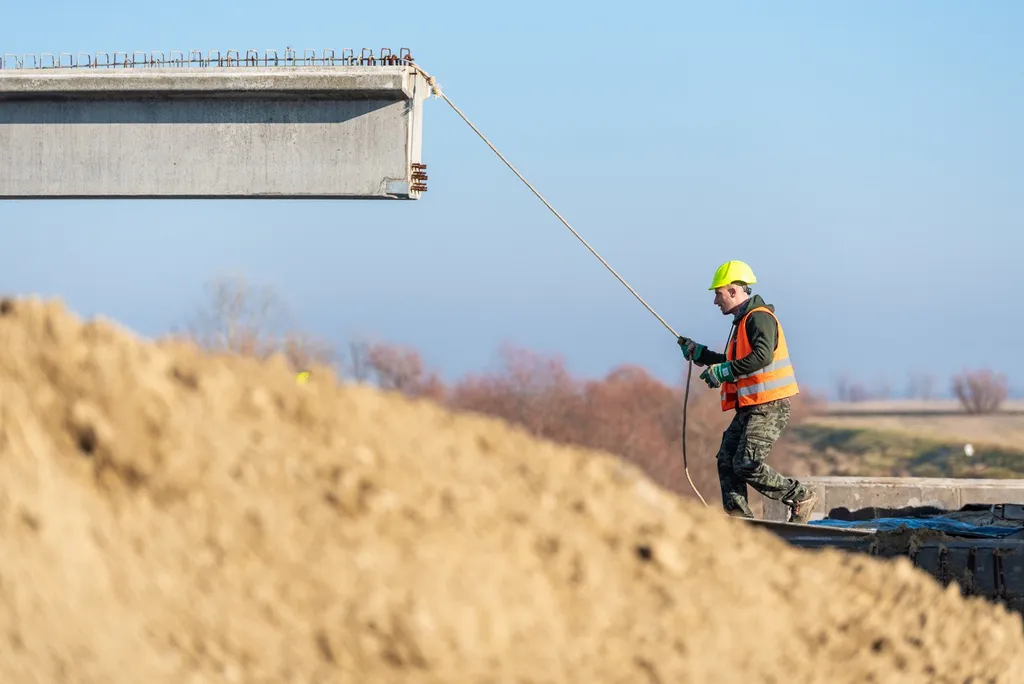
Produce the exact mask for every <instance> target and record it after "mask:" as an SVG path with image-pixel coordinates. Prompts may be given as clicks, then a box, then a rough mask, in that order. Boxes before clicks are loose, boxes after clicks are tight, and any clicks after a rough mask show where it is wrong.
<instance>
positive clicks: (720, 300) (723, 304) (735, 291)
mask: <svg viewBox="0 0 1024 684" xmlns="http://www.w3.org/2000/svg"><path fill="white" fill-rule="evenodd" d="M740 292H741V290H740V289H739V287H738V286H736V285H726V286H724V287H719V288H717V289H716V290H715V306H717V307H718V309H719V311H721V312H722V315H723V316H727V315H729V312H731V311H732V310H733V309H735V308H736V305H737V304H739V303H740V297H739V295H740Z"/></svg>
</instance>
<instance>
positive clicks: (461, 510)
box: [0, 301, 1024, 684]
mask: <svg viewBox="0 0 1024 684" xmlns="http://www.w3.org/2000/svg"><path fill="white" fill-rule="evenodd" d="M0 345H2V348H3V350H4V353H3V354H2V355H0V411H2V413H0V420H2V425H0V681H2V682H19V684H29V683H32V682H54V681H67V682H81V683H83V684H86V683H88V684H93V683H96V684H99V683H100V682H102V683H103V684H120V683H123V684H138V683H139V682H147V683H150V684H159V683H164V682H166V683H168V684H170V683H173V684H181V683H201V682H246V683H263V682H267V683H270V682H304V683H305V682H409V683H412V682H417V683H420V682H422V683H426V682H438V683H440V682H446V683H448V684H452V683H458V682H465V683H467V684H468V683H471V682H472V683H474V684H476V683H483V682H495V683H498V682H534V683H541V682H552V683H569V682H572V683H574V684H575V683H578V682H595V683H596V682H630V683H636V682H663V683H668V682H672V683H679V682H722V683H728V682H744V683H750V682H782V681H795V682H802V683H812V682H829V683H830V684H842V683H845V682H851V683H852V682H857V683H858V684H860V683H862V682H872V681H874V682H883V681H900V682H964V681H967V680H968V678H969V677H974V678H975V679H974V680H973V681H993V682H1020V681H1024V636H1022V626H1021V620H1020V618H1018V617H1017V616H1015V615H1010V614H1008V613H1006V612H1005V611H1004V610H1003V609H1001V608H998V607H995V606H991V605H988V604H985V603H982V602H981V601H979V600H964V599H962V598H961V597H960V596H959V595H958V594H957V593H956V590H955V589H953V590H950V591H943V590H942V589H941V588H940V587H939V586H938V585H937V584H936V583H934V582H933V581H931V579H930V578H928V577H926V576H925V575H923V574H922V573H919V572H917V571H914V570H913V569H912V568H910V567H909V565H908V564H907V563H905V562H899V563H882V562H877V561H875V560H873V559H870V558H866V557H853V558H846V557H843V556H841V555H839V554H837V553H824V554H811V553H805V552H801V551H798V550H796V549H793V548H790V547H789V546H786V545H785V544H784V543H783V542H782V541H780V540H777V539H775V538H774V537H772V536H770V535H769V534H768V533H763V532H760V531H756V530H752V529H749V528H747V527H744V526H743V525H742V523H739V522H737V521H733V520H728V519H726V518H724V517H723V516H722V515H721V514H720V513H719V512H718V511H717V510H705V509H703V508H702V507H700V505H699V504H691V503H689V502H685V501H680V500H678V499H676V498H674V497H672V496H670V495H669V494H667V493H665V492H663V491H661V490H659V489H657V488H656V487H655V486H653V485H651V484H650V483H649V482H648V481H647V480H646V479H645V478H643V477H641V476H640V475H639V474H638V472H637V471H636V470H634V469H632V468H629V467H626V466H624V465H623V464H622V463H620V462H618V461H617V460H616V459H613V458H612V457H609V456H602V455H599V454H593V453H587V452H583V451H580V450H572V449H567V448H556V447H555V446H553V445H551V444H546V443H540V442H537V441H535V440H532V439H530V438H528V436H526V435H525V434H524V433H522V432H519V431H515V430H511V429H508V428H506V427H504V426H503V425H501V424H499V423H497V422H496V421H492V420H488V419H484V418H480V417H473V416H455V415H451V414H449V413H447V412H445V411H443V410H441V409H440V408H438V407H435V406H433V405H430V404H427V403H413V402H408V401H404V400H402V399H400V398H398V397H391V396H385V395H382V394H380V393H378V392H376V391H373V390H371V389H369V388H356V387H338V386H336V385H334V384H333V383H332V382H331V381H330V380H328V379H326V378H324V377H322V376H321V377H317V374H316V372H315V371H314V378H313V379H312V380H311V382H310V383H309V384H306V385H296V384H295V383H294V379H293V377H292V375H291V374H290V373H289V372H288V370H287V368H286V367H285V366H284V364H283V363H282V364H276V365H275V364H273V363H271V364H267V365H260V364H257V363H255V362H252V361H249V360H246V359H237V358H234V359H223V358H212V357H204V356H200V355H198V354H197V353H195V352H193V351H192V350H190V349H189V348H187V347H184V346H177V345H165V346H156V345H152V344H147V343H143V342H141V341H139V340H137V339H136V338H134V337H132V336H130V335H129V334H128V333H126V332H124V331H122V330H120V329H118V328H116V327H114V326H112V325H109V324H104V323H90V324H86V325H83V324H81V323H80V322H78V321H77V320H76V319H74V318H73V317H71V316H69V315H68V314H67V313H65V312H64V311H63V309H62V308H61V307H60V306H58V305H55V304H42V303H38V302H23V301H18V302H13V303H6V304H4V305H2V306H0Z"/></svg>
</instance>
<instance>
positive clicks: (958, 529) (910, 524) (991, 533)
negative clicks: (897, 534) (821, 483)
mask: <svg viewBox="0 0 1024 684" xmlns="http://www.w3.org/2000/svg"><path fill="white" fill-rule="evenodd" d="M809 524H810V525H821V526H824V527H842V528H846V529H855V530H871V531H876V530H877V531H881V532H891V531H893V530H896V529H899V528H900V527H901V526H904V525H906V527H907V528H908V529H911V530H938V531H940V532H945V533H946V534H951V535H959V536H964V537H985V538H989V539H1001V538H1003V537H1009V536H1011V535H1014V534H1019V533H1020V532H1021V528H1020V527H999V526H996V525H971V524H970V523H965V522H962V521H960V520H954V519H952V518H943V517H939V516H936V517H934V518H876V519H874V520H827V519H826V520H812V521H810V522H809Z"/></svg>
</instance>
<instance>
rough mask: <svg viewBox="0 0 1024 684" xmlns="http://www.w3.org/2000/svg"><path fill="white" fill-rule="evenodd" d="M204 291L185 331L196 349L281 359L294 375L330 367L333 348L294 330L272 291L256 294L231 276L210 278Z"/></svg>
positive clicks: (240, 278) (267, 290)
mask: <svg viewBox="0 0 1024 684" xmlns="http://www.w3.org/2000/svg"><path fill="white" fill-rule="evenodd" d="M205 289H206V293H207V299H206V300H205V305H204V306H202V307H201V308H200V310H199V312H198V313H197V314H196V316H194V317H193V319H192V321H190V323H189V324H188V325H187V326H186V328H185V329H186V333H185V334H186V336H187V337H188V338H190V339H191V340H192V341H194V342H195V343H196V344H198V345H199V346H200V347H201V348H203V349H206V350H208V351H213V352H228V353H232V354H241V355H245V356H252V357H255V358H259V359H265V358H268V357H270V356H272V355H274V354H283V355H284V357H285V358H286V359H287V360H288V363H289V364H290V365H291V367H292V368H293V369H294V370H296V371H298V370H306V369H308V368H309V367H311V366H313V365H326V366H330V365H333V364H334V361H335V352H334V350H333V348H332V346H331V345H330V344H328V343H327V342H324V341H322V340H318V339H315V338H313V337H312V336H310V335H307V334H305V333H302V332H299V331H297V330H295V329H294V328H293V327H292V325H291V317H290V315H289V313H288V310H287V308H286V307H285V306H284V304H283V303H282V302H281V301H280V299H279V298H278V297H277V295H276V294H275V293H274V291H273V289H272V288H269V287H263V288H260V289H257V288H256V287H254V286H253V285H251V284H250V283H248V282H247V281H246V279H245V278H244V277H242V276H235V277H233V278H220V279H215V280H213V281H211V282H209V283H207V285H206V288H205Z"/></svg>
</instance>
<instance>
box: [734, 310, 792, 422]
mask: <svg viewBox="0 0 1024 684" xmlns="http://www.w3.org/2000/svg"><path fill="white" fill-rule="evenodd" d="M755 311H765V312H767V313H768V314H769V315H770V316H771V317H772V318H774V319H775V322H776V324H778V329H779V339H778V344H777V345H776V347H775V354H774V355H773V356H772V360H771V363H769V364H768V365H767V366H765V367H764V368H762V369H760V370H757V371H754V372H753V373H748V374H747V375H737V376H736V382H723V383H722V390H721V391H722V410H723V411H728V410H730V409H734V408H736V407H737V405H739V406H754V405H756V404H764V403H765V402H769V401H774V400H776V399H784V398H786V397H791V396H793V395H794V394H798V393H799V392H800V388H799V387H798V386H797V384H796V377H794V375H793V365H792V364H791V363H790V361H789V347H788V346H787V345H786V334H785V333H784V332H782V324H781V323H779V319H778V318H777V317H776V316H775V314H774V313H772V311H771V309H768V308H767V307H763V306H759V307H757V308H755V309H751V310H750V311H748V312H747V313H745V314H744V315H743V318H741V319H740V321H739V324H738V325H737V326H736V339H735V340H729V342H728V343H727V344H726V345H725V358H726V359H728V360H729V361H735V360H736V359H742V358H743V357H745V356H746V355H747V354H750V353H751V352H752V351H753V348H752V347H751V346H750V340H749V339H747V326H746V323H747V316H749V315H750V314H752V313H754V312H755Z"/></svg>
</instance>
